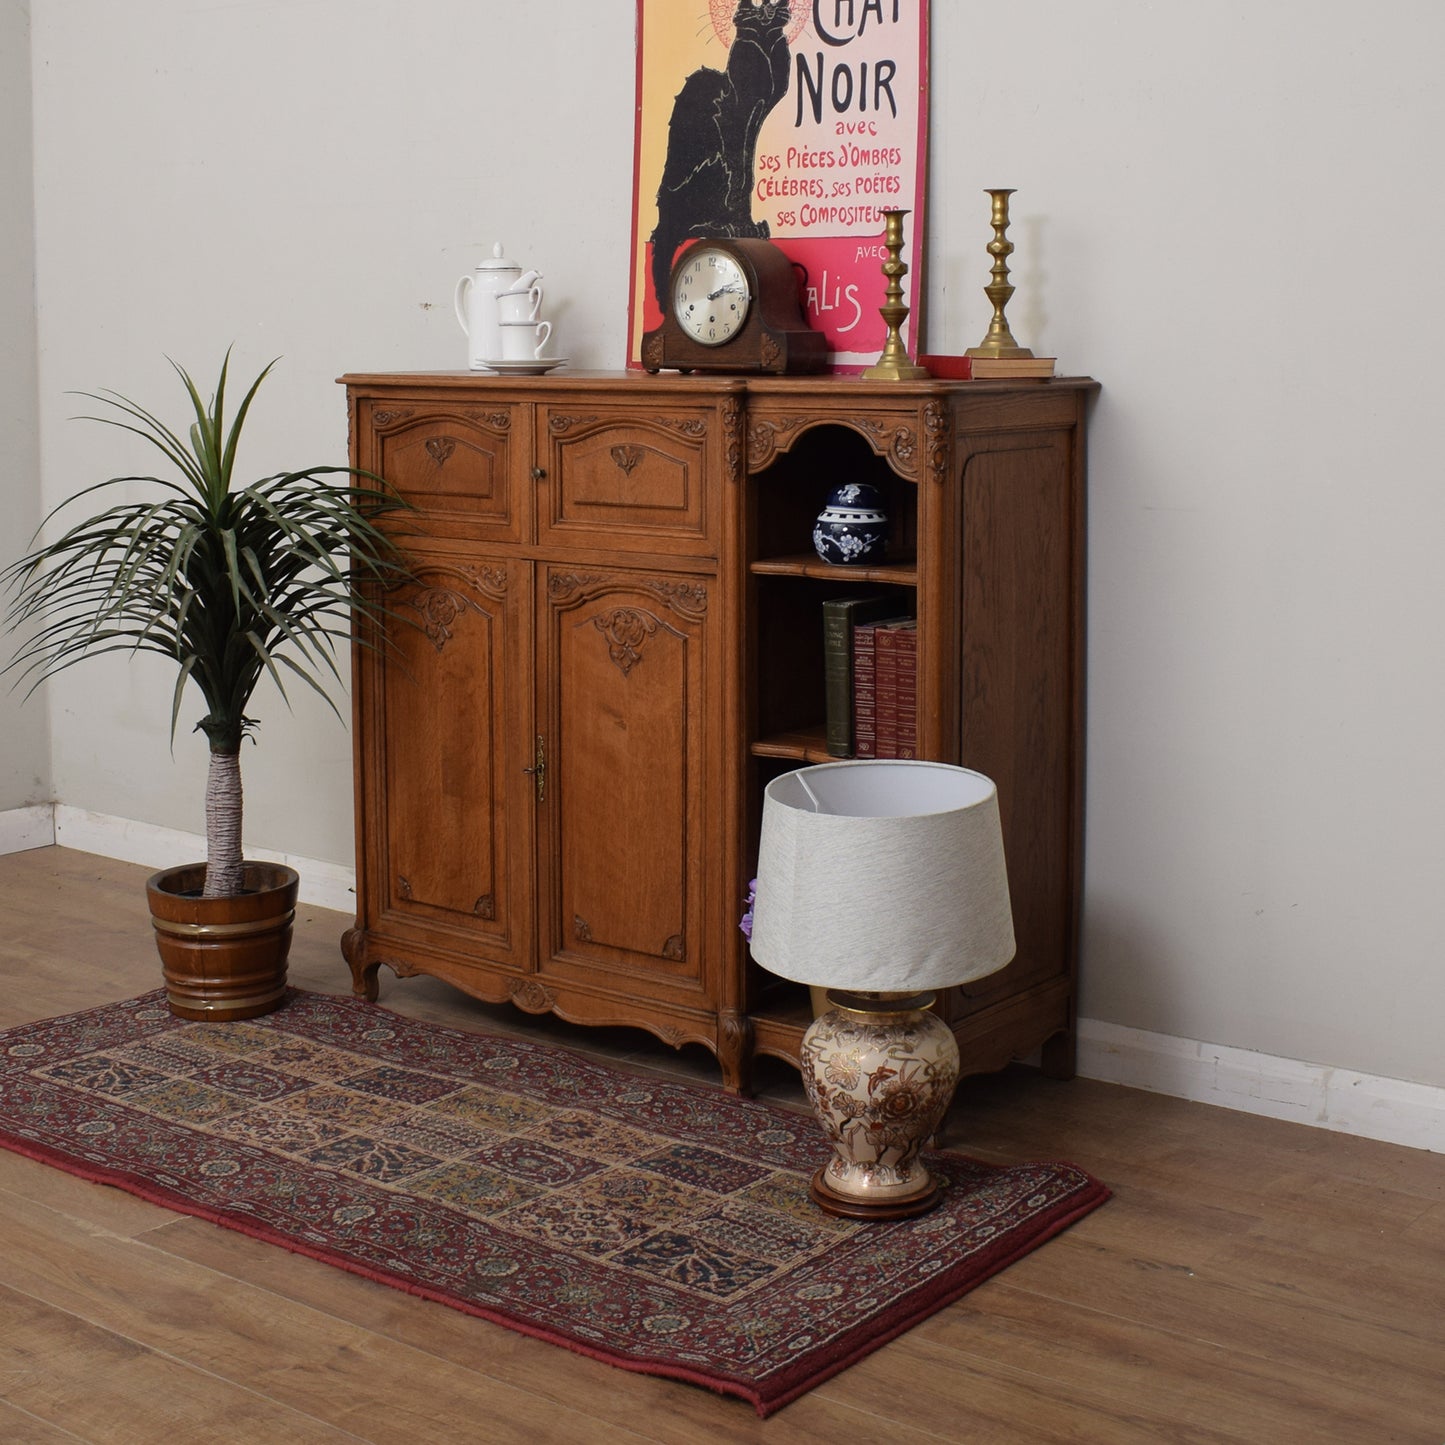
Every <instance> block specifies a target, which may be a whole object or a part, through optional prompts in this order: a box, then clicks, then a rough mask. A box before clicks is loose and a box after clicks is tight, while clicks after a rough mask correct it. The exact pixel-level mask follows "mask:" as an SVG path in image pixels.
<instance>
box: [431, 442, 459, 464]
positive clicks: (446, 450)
mask: <svg viewBox="0 0 1445 1445" xmlns="http://www.w3.org/2000/svg"><path fill="white" fill-rule="evenodd" d="M425 445H426V453H427V455H428V456H429V457H430V458H431V459H432V461H434V462H435V463H436V464H437V466H438V467H444V466H446V464H447V458H448V457H450V456H451V454H452V453H453V452H454V451H456V449H457V442H456V438H455V437H428V438H427V439H426V443H425Z"/></svg>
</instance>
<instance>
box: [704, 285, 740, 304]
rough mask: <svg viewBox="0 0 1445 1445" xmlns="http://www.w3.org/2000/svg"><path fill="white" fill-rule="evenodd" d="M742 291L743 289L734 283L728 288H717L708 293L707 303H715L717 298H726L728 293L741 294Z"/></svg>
mask: <svg viewBox="0 0 1445 1445" xmlns="http://www.w3.org/2000/svg"><path fill="white" fill-rule="evenodd" d="M742 290H743V288H742V287H741V286H739V285H738V283H737V282H736V281H734V282H733V283H732V285H730V286H719V287H718V288H717V290H716V291H709V292H708V295H707V299H708V300H709V301H716V300H717V298H718V297H719V296H726V295H727V294H728V292H729V291H736V292H738V293H739V294H741V293H742Z"/></svg>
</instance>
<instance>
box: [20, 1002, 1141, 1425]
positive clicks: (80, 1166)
mask: <svg viewBox="0 0 1445 1445" xmlns="http://www.w3.org/2000/svg"><path fill="white" fill-rule="evenodd" d="M287 992H288V995H294V994H300V995H309V996H311V997H314V998H321V999H330V1000H333V1001H337V1002H343V1003H359V1002H362V1001H361V1000H358V999H355V998H352V997H351V996H350V995H346V994H327V993H321V992H319V991H318V990H314V989H299V988H292V989H288V990H287ZM163 1001H164V991H163V990H156V991H155V992H154V993H146V994H140V995H137V996H136V997H135V998H134V999H118V1000H117V1001H116V1002H115V1003H110V1004H97V1005H95V1006H93V1007H92V1008H88V1009H77V1010H76V1011H75V1012H74V1013H71V1014H57V1015H55V1016H54V1017H53V1018H48V1019H32V1020H30V1021H29V1022H28V1024H27V1023H21V1024H14V1025H11V1026H10V1027H9V1028H6V1029H3V1030H0V1034H4V1033H9V1032H11V1031H12V1030H15V1029H22V1028H26V1027H29V1026H33V1025H36V1024H44V1023H51V1022H54V1021H56V1020H58V1019H65V1018H80V1017H83V1016H85V1015H86V1014H91V1013H102V1012H108V1011H109V1010H111V1009H114V1008H118V1007H125V1006H126V1005H127V1004H131V1003H135V1004H138V1005H145V1004H146V1003H148V1002H149V1003H160V1002H163ZM367 1007H369V1008H372V1009H375V1010H376V1011H377V1012H378V1013H383V1014H387V1015H389V1016H390V1017H392V1018H396V1019H399V1020H401V1021H402V1022H404V1023H407V1024H411V1025H419V1026H421V1027H431V1028H446V1029H452V1028H454V1026H453V1025H449V1024H436V1023H434V1022H432V1021H431V1020H427V1019H414V1018H411V1017H410V1016H409V1015H407V1014H400V1013H397V1012H396V1011H395V1010H393V1009H389V1008H387V1007H386V1006H385V1005H383V1004H368V1005H367ZM455 1031H456V1032H458V1033H463V1034H468V1033H470V1034H475V1035H477V1036H479V1037H489V1038H509V1037H511V1036H510V1035H506V1034H499V1033H492V1032H491V1031H489V1030H486V1029H476V1030H471V1029H456V1030H455ZM525 1042H528V1043H533V1044H536V1046H538V1047H542V1048H547V1049H557V1050H560V1051H562V1052H566V1053H573V1054H577V1055H579V1056H580V1057H582V1058H585V1059H586V1060H587V1061H588V1062H589V1063H592V1064H601V1065H602V1066H603V1067H605V1068H609V1069H615V1070H616V1071H617V1072H619V1073H623V1074H626V1075H628V1076H630V1077H638V1078H650V1079H652V1080H654V1081H656V1082H660V1083H666V1084H668V1085H669V1086H681V1087H682V1088H684V1089H692V1090H701V1091H704V1092H706V1090H705V1086H703V1085H700V1084H697V1083H694V1082H693V1081H691V1080H687V1079H674V1078H671V1077H669V1076H666V1075H660V1074H657V1073H647V1072H638V1071H636V1070H633V1069H628V1068H627V1067H626V1066H620V1067H619V1066H616V1065H614V1064H612V1063H611V1061H608V1060H601V1059H598V1058H595V1057H593V1056H592V1055H589V1054H586V1053H584V1052H583V1051H581V1050H579V1049H575V1048H568V1046H567V1045H565V1044H554V1043H552V1042H551V1041H550V1040H547V1041H535V1040H525ZM777 1107H783V1106H781V1105H778V1106H777ZM785 1112H789V1113H792V1112H794V1111H792V1110H785ZM803 1117H806V1115H804V1116H803ZM0 1148H4V1149H7V1150H9V1151H10V1152H11V1153H14V1154H19V1155H21V1156H22V1157H24V1158H27V1159H31V1160H34V1161H35V1162H36V1163H37V1164H42V1165H45V1166H46V1167H47V1168H54V1169H59V1170H60V1171H61V1172H62V1173H65V1174H70V1175H72V1176H74V1177H76V1178H79V1179H84V1180H87V1181H88V1182H90V1183H93V1184H103V1185H108V1186H110V1187H111V1188H115V1189H119V1190H121V1191H122V1192H124V1193H126V1194H129V1195H131V1196H133V1197H135V1198H137V1199H142V1200H144V1201H145V1202H146V1203H148V1204H154V1205H156V1206H158V1207H159V1208H163V1209H169V1210H170V1211H171V1212H172V1213H175V1214H180V1215H183V1216H185V1217H186V1218H190V1219H203V1220H205V1221H206V1222H207V1223H209V1224H214V1225H217V1226H219V1227H221V1228H224V1229H231V1230H234V1231H235V1232H236V1233H238V1234H243V1235H246V1236H247V1237H249V1238H251V1239H256V1240H259V1241H260V1242H261V1243H263V1244H268V1245H273V1246H276V1247H278V1248H280V1249H284V1250H286V1251H287V1252H289V1253H291V1254H299V1255H301V1256H303V1257H305V1258H308V1259H314V1260H315V1261H317V1263H319V1264H325V1265H328V1266H330V1267H331V1268H333V1269H340V1270H344V1271H345V1272H346V1273H348V1274H354V1275H357V1276H359V1277H360V1278H362V1279H369V1280H371V1281H372V1282H373V1283H374V1284H379V1285H383V1286H385V1287H386V1288H388V1289H397V1290H401V1291H402V1292H403V1293H405V1294H410V1295H414V1296H416V1297H417V1298H419V1299H424V1300H427V1301H428V1302H430V1303H433V1304H440V1305H445V1306H447V1307H448V1308H451V1309H454V1310H456V1311H458V1312H459V1313H460V1314H465V1315H471V1316H473V1317H474V1318H477V1319H483V1320H486V1321H487V1322H488V1323H490V1324H495V1325H498V1326H499V1327H501V1328H503V1329H509V1330H513V1331H515V1332H516V1333H518V1334H522V1335H527V1336H529V1337H531V1338H532V1339H538V1340H541V1341H543V1342H544V1343H546V1344H549V1345H554V1346H560V1347H561V1348H563V1349H567V1350H571V1351H572V1352H573V1353H574V1354H579V1355H584V1356H587V1357H588V1358H590V1359H595V1360H598V1361H600V1362H601V1363H603V1364H606V1365H610V1366H612V1367H614V1368H616V1369H622V1370H629V1371H631V1372H632V1373H634V1374H643V1375H654V1376H657V1377H659V1378H666V1379H674V1380H680V1381H683V1382H684V1383H686V1384H690V1385H696V1386H701V1387H702V1388H704V1389H708V1390H712V1391H714V1392H715V1393H717V1394H722V1395H732V1396H735V1397H737V1398H739V1399H742V1400H746V1401H748V1402H749V1403H750V1404H751V1405H752V1406H753V1408H754V1409H755V1410H756V1411H757V1414H758V1415H759V1417H760V1418H764V1419H766V1418H767V1417H768V1416H769V1415H772V1414H774V1413H775V1412H776V1411H778V1410H781V1409H782V1408H783V1407H784V1406H785V1405H789V1404H791V1403H792V1402H793V1401H794V1400H796V1399H798V1398H799V1397H800V1396H802V1395H805V1394H807V1393H808V1392H809V1391H810V1390H813V1389H816V1388H817V1386H819V1385H821V1384H822V1383H824V1381H826V1380H830V1379H832V1378H833V1376H835V1375H838V1374H841V1373H842V1372H843V1371H844V1370H846V1369H848V1368H850V1367H851V1366H853V1365H855V1364H857V1363H858V1362H859V1361H860V1360H864V1359H866V1358H867V1357H868V1356H869V1355H871V1354H873V1353H874V1352H875V1351H876V1350H879V1349H881V1348H882V1347H883V1346H884V1345H886V1344H888V1343H889V1342H890V1341H892V1340H895V1339H897V1338H898V1337H899V1336H900V1335H903V1334H906V1333H907V1332H908V1331H909V1330H911V1329H912V1328H913V1327H914V1326H915V1325H917V1324H919V1323H921V1322H922V1321H923V1320H925V1319H928V1318H930V1317H931V1316H933V1315H935V1314H937V1313H938V1311H939V1310H941V1309H944V1308H946V1307H947V1306H948V1305H950V1304H953V1303H955V1302H956V1301H957V1300H960V1299H962V1298H963V1297H964V1295H966V1294H970V1293H972V1291H974V1290H975V1289H977V1288H978V1287H979V1286H980V1285H981V1284H983V1283H984V1282H985V1281H987V1280H989V1279H992V1278H993V1277H994V1275H996V1274H998V1273H1000V1272H1001V1271H1003V1270H1005V1269H1007V1268H1008V1267H1009V1265H1011V1264H1014V1263H1015V1262H1017V1261H1018V1260H1020V1259H1022V1258H1024V1257H1025V1256H1027V1255H1029V1254H1032V1253H1033V1252H1034V1251H1035V1250H1036V1249H1038V1248H1040V1247H1041V1246H1042V1245H1044V1244H1046V1243H1047V1242H1048V1241H1049V1240H1050V1239H1053V1238H1055V1237H1056V1236H1057V1235H1059V1234H1061V1233H1062V1232H1063V1231H1064V1230H1066V1229H1067V1228H1069V1226H1070V1225H1072V1224H1074V1223H1076V1222H1077V1221H1078V1220H1080V1219H1082V1218H1083V1217H1084V1216H1085V1215H1087V1214H1090V1213H1092V1212H1093V1211H1094V1210H1095V1209H1097V1208H1098V1207H1099V1206H1100V1205H1101V1204H1103V1203H1104V1202H1105V1201H1106V1200H1108V1199H1109V1198H1110V1197H1111V1196H1112V1190H1110V1189H1109V1187H1108V1186H1107V1185H1105V1184H1102V1183H1100V1181H1099V1180H1097V1179H1095V1178H1093V1176H1092V1175H1090V1174H1088V1173H1087V1171H1085V1170H1083V1169H1080V1168H1079V1167H1078V1166H1077V1165H1074V1164H1068V1163H1067V1162H1066V1161H1061V1160H1051V1161H1048V1162H1049V1164H1050V1166H1052V1167H1061V1168H1070V1169H1073V1170H1075V1171H1076V1172H1077V1173H1078V1174H1080V1175H1081V1176H1082V1177H1083V1178H1084V1179H1085V1180H1087V1181H1088V1182H1087V1184H1086V1185H1084V1186H1082V1187H1081V1188H1079V1189H1077V1190H1075V1191H1074V1193H1073V1194H1071V1195H1070V1196H1069V1197H1068V1199H1067V1200H1066V1201H1064V1205H1063V1207H1061V1208H1060V1209H1059V1211H1058V1213H1057V1214H1056V1215H1055V1216H1054V1217H1053V1218H1051V1219H1050V1220H1049V1221H1048V1223H1047V1224H1046V1225H1044V1226H1043V1227H1042V1228H1041V1229H1040V1230H1038V1231H1037V1232H1035V1233H1031V1234H1030V1235H1029V1236H1028V1238H1027V1239H1026V1240H1024V1241H1022V1242H1020V1243H1018V1244H1017V1245H1015V1247H1014V1248H1012V1249H1008V1250H1000V1251H999V1253H998V1255H997V1257H993V1256H989V1257H987V1258H986V1260H985V1261H984V1262H982V1263H981V1262H980V1261H979V1259H978V1257H977V1256H975V1260H974V1264H975V1267H976V1271H977V1272H976V1273H975V1274H973V1276H972V1277H971V1278H969V1279H967V1280H965V1281H964V1282H962V1283H960V1284H955V1283H949V1282H947V1281H943V1282H940V1287H939V1288H938V1289H936V1290H932V1291H929V1290H923V1291H919V1292H916V1293H914V1294H913V1295H911V1296H910V1297H909V1298H908V1299H907V1301H906V1302H905V1301H900V1302H898V1303H896V1304H895V1305H893V1306H891V1307H889V1308H888V1309H886V1310H884V1311H883V1312H882V1313H881V1314H880V1315H878V1316H876V1317H875V1318H874V1320H873V1322H872V1324H873V1326H874V1327H873V1328H872V1329H871V1330H870V1331H869V1333H868V1336H867V1338H866V1339H865V1340H860V1341H858V1342H857V1343H856V1344H855V1345H854V1346H853V1347H852V1348H851V1349H848V1350H845V1351H844V1352H843V1353H841V1354H839V1355H837V1356H832V1357H830V1356H828V1355H826V1354H825V1355H822V1356H820V1357H819V1358H817V1359H815V1360H813V1361H811V1362H809V1363H808V1364H807V1365H806V1367H805V1366H803V1365H802V1363H801V1362H800V1364H799V1366H798V1369H797V1371H786V1372H780V1373H779V1375H778V1376H777V1377H776V1383H777V1388H775V1389H768V1390H761V1389H759V1388H758V1387H757V1386H755V1385H753V1384H751V1383H749V1382H748V1381H746V1380H741V1379H738V1378H737V1377H736V1376H734V1375H729V1374H726V1373H724V1372H722V1371H716V1372H713V1373H710V1374H704V1373H702V1372H701V1371H696V1370H690V1369H688V1368H687V1367H686V1366H682V1365H676V1364H673V1363H671V1362H669V1361H666V1360H658V1359H655V1358H652V1357H648V1356H640V1355H635V1354H633V1355H622V1354H618V1353H616V1352H614V1351H612V1350H609V1349H607V1348H605V1347H600V1346H598V1345H595V1344H591V1343H589V1342H586V1341H583V1340H579V1339H576V1338H575V1337H573V1336H572V1335H569V1334H567V1333H565V1332H563V1331H559V1330H550V1329H546V1328H544V1327H542V1326H540V1325H536V1324H533V1323H532V1322H531V1321H530V1320H526V1319H523V1318H521V1317H519V1316H516V1315H513V1314H510V1313H509V1312H507V1311H506V1310H499V1309H489V1308H487V1307H486V1306H485V1305H478V1304H473V1303H471V1302H470V1301H468V1300H464V1299H460V1298H458V1297H457V1296H455V1295H450V1294H447V1293H445V1292H444V1291H442V1290H434V1289H428V1288H427V1287H426V1286H425V1285H420V1284H417V1283H416V1282H415V1281H412V1280H409V1279H406V1278H405V1277H404V1276H401V1275H396V1274H392V1273H390V1272H388V1271H386V1270H381V1269H372V1268H369V1267H367V1266H366V1265H363V1264H360V1263H358V1262H356V1261H355V1260H352V1259H348V1258H347V1257H346V1256H344V1255H341V1254H337V1253H333V1252H332V1251H330V1250H328V1249H326V1248H324V1247H323V1246H319V1245H308V1244H306V1243H304V1242H302V1241H300V1240H296V1239H290V1238H287V1237H286V1236H284V1235H282V1234H280V1233H278V1232H277V1231H276V1230H274V1229H271V1228H269V1227H268V1226H266V1225H264V1224H259V1223H257V1222H256V1221H255V1220H252V1219H250V1218H249V1217H248V1216H246V1215H244V1214H240V1213H230V1212H227V1211H225V1210H218V1209H211V1208H208V1207H207V1206H205V1205H202V1204H198V1203H195V1202H193V1201H190V1200H187V1199H185V1198H183V1197H182V1196H180V1195H178V1194H177V1193H175V1191H173V1190H171V1189H167V1188H166V1187H165V1186H164V1185H159V1184H155V1183H153V1182H151V1181H150V1180H147V1179H143V1178H142V1177H140V1176H138V1175H136V1174H133V1173H130V1172H129V1171H127V1170H124V1169H112V1168H108V1167H106V1166H104V1165H98V1164H94V1163H91V1162H89V1161H85V1160H80V1159H76V1158H72V1157H70V1156H68V1155H66V1154H62V1153H61V1152H60V1151H58V1150H56V1149H53V1148H51V1147H49V1146H47V1145H42V1144H35V1143H34V1142H32V1141H31V1140H28V1139H22V1138H20V1137H18V1136H17V1135H14V1134H12V1133H10V1132H9V1131H8V1130H7V1129H6V1128H5V1127H4V1124H3V1122H0ZM941 1152H945V1153H953V1154H955V1155H956V1156H957V1157H959V1158H963V1159H969V1160H970V1162H976V1163H979V1164H983V1165H984V1167H986V1168H990V1169H1006V1168H1008V1167H1009V1166H1008V1165H995V1164H990V1163H989V1162H988V1161H986V1160H977V1161H974V1160H972V1159H971V1156H969V1155H962V1154H958V1151H957V1150H947V1151H941ZM798 1372H801V1378H796V1377H795V1376H796V1375H797V1374H798Z"/></svg>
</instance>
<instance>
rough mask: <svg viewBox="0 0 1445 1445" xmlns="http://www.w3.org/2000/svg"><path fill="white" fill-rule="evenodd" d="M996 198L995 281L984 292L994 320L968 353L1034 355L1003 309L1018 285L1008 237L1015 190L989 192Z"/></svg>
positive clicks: (990, 250)
mask: <svg viewBox="0 0 1445 1445" xmlns="http://www.w3.org/2000/svg"><path fill="white" fill-rule="evenodd" d="M987 194H988V195H990V196H992V197H993V214H992V217H991V220H990V224H991V225H992V226H993V240H992V241H990V242H989V243H988V254H989V255H990V256H992V257H993V270H992V271H991V272H990V273H989V274H990V275H992V277H993V280H992V281H991V282H990V283H989V284H988V285H987V286H985V287H984V288H983V294H984V295H985V296H987V297H988V299H989V300H990V301H992V302H993V320H992V321H990V322H989V324H988V334H987V335H986V336H985V337H984V338H983V340H982V341H981V342H980V343H979V344H978V345H977V346H970V347H969V348H968V350H967V351H966V352H965V353H964V355H965V356H994V357H999V356H1032V355H1033V352H1032V351H1030V350H1029V349H1028V347H1027V346H1020V345H1019V344H1018V342H1016V341H1015V340H1014V339H1013V333H1012V332H1011V331H1010V330H1009V329H1008V322H1007V321H1006V320H1004V314H1003V310H1004V307H1005V306H1007V305H1008V300H1009V297H1010V296H1012V295H1013V294H1014V288H1013V287H1012V286H1010V285H1009V279H1008V258H1009V256H1010V255H1012V254H1013V242H1012V241H1010V240H1009V239H1008V198H1009V197H1010V196H1011V195H1013V190H1012V189H1009V190H1003V189H999V190H995V191H989V192H987Z"/></svg>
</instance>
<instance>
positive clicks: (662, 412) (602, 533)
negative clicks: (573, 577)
mask: <svg viewBox="0 0 1445 1445" xmlns="http://www.w3.org/2000/svg"><path fill="white" fill-rule="evenodd" d="M716 424H717V419H716V415H715V413H714V412H712V411H711V410H710V409H704V408H698V407H685V408H684V407H675V406H674V407H669V406H667V405H665V404H663V405H657V406H653V407H637V408H629V409H628V410H626V411H619V410H617V409H616V408H613V409H611V414H610V415H609V414H607V413H606V412H601V413H599V412H597V411H595V410H592V409H589V408H587V407H585V406H583V405H580V404H579V405H577V406H568V405H563V404H561V403H558V404H555V405H552V406H545V407H538V408H537V443H536V444H537V458H538V468H537V473H536V481H537V486H538V492H537V500H538V508H537V513H538V516H537V535H538V541H539V542H541V543H542V544H543V545H549V544H550V545H568V546H571V547H577V546H579V545H596V546H606V547H608V548H609V549H616V548H619V547H620V548H624V549H626V550H628V551H646V552H648V553H650V554H652V555H654V556H655V555H657V554H658V553H666V554H668V555H672V556H696V557H713V556H716V555H717V543H716V540H715V538H716V531H717V529H716V525H715V520H714V517H713V513H714V512H715V510H716V508H717V506H718V498H717V485H716V483H717V477H716V473H717V469H716V468H715V467H709V465H708V455H709V447H710V445H711V443H710V441H709V434H710V432H711V431H712V430H714V429H715V427H716Z"/></svg>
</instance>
